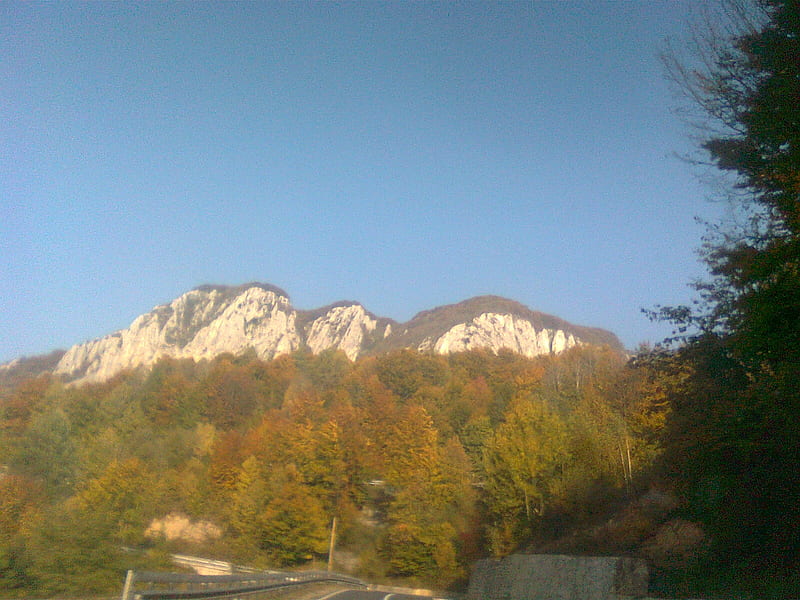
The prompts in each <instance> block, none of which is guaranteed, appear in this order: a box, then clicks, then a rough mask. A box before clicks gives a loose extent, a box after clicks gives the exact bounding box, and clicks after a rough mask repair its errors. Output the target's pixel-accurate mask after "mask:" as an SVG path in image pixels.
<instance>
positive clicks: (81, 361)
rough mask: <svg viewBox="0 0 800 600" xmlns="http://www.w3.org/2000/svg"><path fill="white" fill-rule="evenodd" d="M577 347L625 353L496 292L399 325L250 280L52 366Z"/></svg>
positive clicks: (353, 306) (214, 290)
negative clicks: (300, 299)
mask: <svg viewBox="0 0 800 600" xmlns="http://www.w3.org/2000/svg"><path fill="white" fill-rule="evenodd" d="M581 344H608V345H610V346H612V347H615V348H618V349H620V350H621V349H622V347H621V345H620V343H619V341H618V340H617V338H616V337H615V336H614V335H613V334H611V333H609V332H607V331H604V330H600V329H592V328H586V327H579V326H575V325H571V324H569V323H567V322H566V321H562V320H561V319H558V318H557V317H552V316H550V315H545V314H543V313H538V312H535V311H531V310H529V309H528V308H526V307H525V306H523V305H521V304H519V303H516V302H513V301H511V300H506V299H504V298H498V297H496V296H483V297H479V298H473V299H471V300H467V301H465V302H461V303H459V304H453V305H448V306H443V307H439V308H436V309H433V310H430V311H425V312H422V313H420V314H418V315H417V316H416V317H414V319H412V320H411V321H409V322H408V323H405V324H398V323H396V322H394V321H391V320H390V319H385V318H381V317H377V316H375V315H373V314H371V313H370V312H368V311H367V310H366V309H365V308H364V307H363V306H362V305H361V304H359V303H357V302H339V303H336V304H332V305H330V306H327V307H323V308H320V309H317V310H314V311H298V310H296V309H295V308H293V307H292V305H291V303H290V301H289V297H288V296H287V294H286V293H285V292H283V291H282V290H280V289H279V288H276V287H274V286H270V285H265V284H258V283H254V284H247V285H242V286H238V287H228V286H202V287H200V288H197V289H194V290H192V291H190V292H187V293H186V294H183V295H182V296H180V297H178V298H176V299H175V300H173V301H172V302H170V303H169V304H164V305H160V306H156V307H155V308H154V309H153V310H151V311H150V312H148V313H146V314H143V315H141V316H140V317H137V318H136V319H135V320H134V321H133V323H131V325H130V327H128V328H127V329H124V330H122V331H118V332H116V333H113V334H111V335H108V336H105V337H103V338H100V339H96V340H92V341H88V342H85V343H83V344H79V345H77V346H73V347H72V348H70V349H69V350H68V351H67V352H66V353H64V355H63V356H62V357H61V359H60V360H59V361H58V364H57V365H56V367H55V368H54V370H53V371H54V373H55V374H58V375H62V376H64V377H65V378H67V379H69V380H78V381H102V380H105V379H108V378H110V377H112V376H113V375H115V374H116V373H118V372H119V371H121V370H124V369H135V368H138V367H148V366H150V365H152V364H154V363H155V362H156V361H157V360H158V359H159V358H160V357H172V358H191V359H194V360H204V359H211V358H213V357H215V356H217V355H219V354H222V353H226V352H229V353H233V354H238V353H241V352H243V351H245V350H247V349H252V350H254V351H255V353H256V354H257V356H259V357H260V358H262V359H271V358H274V357H276V356H278V355H281V354H287V353H290V352H293V351H296V350H299V349H302V348H306V349H308V350H310V351H311V352H314V353H319V352H322V351H324V350H327V349H338V350H341V351H343V352H344V353H345V354H346V355H347V356H348V358H350V359H351V360H355V359H356V358H358V357H359V356H361V355H364V354H367V353H370V354H376V353H380V352H385V351H389V350H392V349H396V348H416V349H419V350H421V351H431V352H436V353H440V354H447V353H451V352H461V351H465V350H473V349H477V348H485V349H488V350H490V351H493V352H497V351H499V350H501V349H507V350H511V351H513V352H518V353H520V354H523V355H525V356H536V355H539V354H548V353H559V352H563V351H564V350H567V349H569V348H571V347H573V346H577V345H581Z"/></svg>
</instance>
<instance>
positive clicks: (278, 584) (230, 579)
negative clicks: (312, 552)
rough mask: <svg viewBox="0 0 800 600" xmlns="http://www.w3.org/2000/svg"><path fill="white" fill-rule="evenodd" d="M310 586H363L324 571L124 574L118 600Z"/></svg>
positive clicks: (173, 599)
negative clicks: (335, 584) (317, 584)
mask: <svg viewBox="0 0 800 600" xmlns="http://www.w3.org/2000/svg"><path fill="white" fill-rule="evenodd" d="M311 583H339V584H344V585H352V586H356V587H364V588H366V587H367V584H366V583H365V582H363V581H361V580H360V579H356V578H355V577H349V576H347V575H341V574H338V573H329V572H327V571H304V572H297V573H294V572H266V573H237V574H232V575H192V574H184V573H155V572H149V571H128V576H127V578H126V579H125V587H124V589H123V592H122V600H193V599H205V598H240V597H241V596H245V595H248V596H250V595H256V594H259V593H264V592H268V591H274V590H279V589H280V588H286V587H292V586H299V585H308V584H311Z"/></svg>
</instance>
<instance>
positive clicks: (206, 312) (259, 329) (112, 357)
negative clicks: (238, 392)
mask: <svg viewBox="0 0 800 600" xmlns="http://www.w3.org/2000/svg"><path fill="white" fill-rule="evenodd" d="M295 319H296V312H295V311H294V309H292V307H291V305H290V304H289V298H288V297H287V296H286V294H285V293H283V292H281V291H280V290H278V289H277V288H269V287H266V286H261V285H250V286H242V287H240V288H226V287H211V286H204V287H201V288H197V289H195V290H192V291H190V292H187V293H186V294H183V295H182V296H180V297H179V298H177V299H175V300H173V301H172V302H171V303H170V304H165V305H162V306H157V307H155V308H154V309H153V310H152V311H150V312H149V313H146V314H144V315H141V316H140V317H137V318H136V319H135V320H134V321H133V323H131V326H130V327H129V328H128V329H124V330H122V331H118V332H116V333H112V334H111V335H108V336H106V337H104V338H100V339H98V340H92V341H89V342H86V343H84V344H79V345H77V346H73V347H72V348H70V349H69V350H68V351H67V352H66V354H64V356H63V357H62V358H61V360H60V361H59V363H58V365H57V366H56V368H55V371H54V372H55V373H56V374H59V375H66V376H67V377H77V378H80V379H82V380H85V381H102V380H104V379H108V378H109V377H112V376H113V375H114V374H116V373H118V372H119V371H121V370H123V369H133V368H136V367H139V366H148V365H152V364H153V363H155V362H156V361H157V360H158V359H159V358H160V357H162V356H169V357H172V358H193V359H195V360H202V359H207V358H213V357H214V356H216V355H218V354H221V353H223V352H232V353H238V352H242V351H244V350H246V349H247V348H253V349H255V351H256V353H257V354H258V356H259V357H261V358H267V359H268V358H273V357H274V356H277V355H279V354H285V353H288V352H292V351H294V350H297V349H298V348H299V347H300V344H301V339H300V335H299V334H298V332H297V328H296V327H295Z"/></svg>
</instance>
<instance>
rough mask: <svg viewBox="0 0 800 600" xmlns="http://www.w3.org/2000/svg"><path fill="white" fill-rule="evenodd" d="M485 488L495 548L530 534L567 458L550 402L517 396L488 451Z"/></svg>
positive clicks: (507, 547) (497, 550) (564, 440)
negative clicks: (492, 519) (492, 521)
mask: <svg viewBox="0 0 800 600" xmlns="http://www.w3.org/2000/svg"><path fill="white" fill-rule="evenodd" d="M484 460H485V463H486V465H485V470H486V493H487V496H488V498H487V502H488V504H489V511H490V512H491V513H492V515H493V518H494V523H493V527H492V530H493V533H492V540H491V542H492V551H493V552H494V553H495V554H505V553H507V552H508V551H510V550H513V549H514V547H515V546H516V545H517V544H518V543H519V542H520V541H522V540H523V539H524V538H525V537H526V536H527V535H529V533H530V530H531V526H532V525H533V524H534V523H535V521H536V519H537V518H539V517H541V516H542V515H543V514H544V511H545V509H546V506H547V504H548V502H549V501H550V499H551V498H552V491H553V487H554V483H555V481H556V479H557V477H558V475H559V473H560V471H561V469H562V467H563V465H564V463H565V462H566V461H567V437H566V429H565V426H564V423H563V421H562V420H561V419H560V418H559V417H558V415H556V414H555V413H554V412H553V411H552V410H551V409H550V408H549V407H548V406H547V405H546V404H545V403H543V402H542V401H541V400H539V399H535V398H532V397H530V396H528V397H523V398H516V399H515V400H513V401H512V402H511V404H510V405H509V407H508V410H507V411H506V414H505V418H504V422H503V423H502V424H501V425H500V426H499V427H498V428H497V431H496V432H495V435H494V437H493V439H492V440H491V442H490V443H489V445H488V447H487V448H486V452H485V459H484Z"/></svg>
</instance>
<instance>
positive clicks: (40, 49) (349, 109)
mask: <svg viewBox="0 0 800 600" xmlns="http://www.w3.org/2000/svg"><path fill="white" fill-rule="evenodd" d="M699 1H700V0H698V1H696V2H692V1H689V0H685V1H684V0H663V1H661V0H652V1H648V0H641V1H632V0H631V1H622V0H620V1H602V0H601V1H597V0H592V1H587V2H579V1H574V2H571V1H562V2H555V1H552V2H542V1H533V2H523V1H516V2H435V3H434V2H375V1H369V2H345V3H338V2H245V3H235V2H224V3H213V2H212V3H206V2H187V3H184V2H180V3H179V2H165V3H160V2H152V3H150V2H148V3H131V2H118V3H79V2H63V3H62V2H58V3H50V2H48V3H36V2H33V3H29V2H24V3H20V2H14V1H9V2H3V3H0V362H4V361H8V360H11V359H14V358H16V357H19V356H21V355H29V356H30V355H35V354H41V353H45V352H49V351H50V350H53V349H56V348H68V347H69V346H71V345H74V344H77V343H80V342H83V341H86V340H88V339H93V338H96V337H101V336H103V335H106V334H109V333H111V332H113V331H116V330H119V329H124V328H126V327H127V326H128V325H129V324H130V323H131V322H132V321H133V319H134V318H136V317H137V316H138V315H140V314H142V313H144V312H147V311H149V310H150V309H151V308H153V307H154V306H156V305H158V304H162V303H165V302H169V301H171V300H172V299H173V298H175V297H177V296H179V295H180V294H182V293H184V292H186V291H188V290H190V289H192V288H194V287H196V286H198V285H202V284H208V283H214V284H228V285H238V284H241V283H245V282H250V281H260V282H265V283H270V284H273V285H276V286H278V287H280V288H282V289H284V290H285V291H286V292H288V294H289V296H290V297H291V300H292V304H293V305H294V306H295V307H296V308H298V309H312V308H317V307H321V306H324V305H327V304H330V303H332V302H336V301H339V300H355V301H358V302H361V303H362V304H363V305H364V306H365V307H366V308H367V309H368V310H369V311H371V312H372V313H374V314H376V315H379V316H382V317H389V318H393V319H395V320H397V321H406V320H408V319H410V318H411V317H413V316H414V315H415V314H416V313H417V312H419V311H422V310H426V309H430V308H433V307H436V306H441V305H444V304H451V303H455V302H460V301H462V300H465V299H467V298H470V297H473V296H478V295H484V294H495V295H499V296H504V297H507V298H511V299H513V300H517V301H519V302H521V303H523V304H525V305H526V306H528V307H529V308H531V309H534V310H539V311H542V312H546V313H550V314H554V315H557V316H559V317H561V318H563V319H566V320H568V321H570V322H572V323H575V324H578V325H588V326H595V327H602V328H605V329H608V330H610V331H612V332H614V333H615V334H617V336H619V338H620V339H621V340H622V342H623V343H624V344H625V346H626V347H628V348H630V349H633V348H635V347H636V346H637V345H638V344H640V343H642V342H651V343H655V342H658V341H660V340H661V339H662V338H664V337H665V336H667V335H669V333H670V330H671V327H670V326H669V325H668V324H664V323H651V322H650V321H649V320H648V319H647V317H646V316H645V315H644V314H642V312H641V309H642V308H652V307H654V306H655V305H658V304H661V305H671V304H679V303H685V302H688V301H690V299H691V298H692V297H693V290H692V289H691V287H690V284H691V282H692V281H693V280H695V279H697V278H698V277H702V276H703V275H704V273H705V271H704V268H703V265H702V264H701V263H700V261H699V260H698V257H697V253H696V249H697V248H698V247H699V246H700V243H701V236H702V235H703V231H704V229H703V227H702V226H701V225H700V224H698V222H697V221H696V218H700V219H706V220H714V219H715V218H716V216H717V215H718V213H719V211H720V207H719V206H718V205H715V204H714V203H713V202H709V201H708V196H709V191H708V190H707V189H706V188H705V187H704V186H703V185H702V183H701V182H699V181H698V179H697V177H696V173H694V172H693V171H692V169H691V168H690V167H689V166H688V165H687V164H686V163H685V162H684V161H682V160H680V159H679V158H677V157H676V155H682V154H685V153H686V152H688V151H690V150H691V149H692V143H691V140H690V137H689V131H688V129H687V127H686V125H685V124H683V123H682V122H681V121H680V119H678V117H676V115H675V114H674V109H675V107H676V99H675V96H674V93H673V91H672V90H671V88H670V84H669V83H668V82H667V80H666V78H665V76H664V72H663V69H662V67H661V64H660V62H659V58H658V55H659V52H661V51H662V50H663V49H664V47H665V42H666V40H667V39H672V40H678V41H680V40H682V39H685V37H686V35H687V30H688V27H689V20H690V15H691V14H692V9H693V8H696V7H697V6H699Z"/></svg>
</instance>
